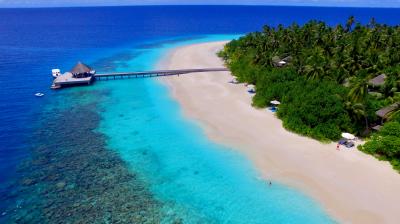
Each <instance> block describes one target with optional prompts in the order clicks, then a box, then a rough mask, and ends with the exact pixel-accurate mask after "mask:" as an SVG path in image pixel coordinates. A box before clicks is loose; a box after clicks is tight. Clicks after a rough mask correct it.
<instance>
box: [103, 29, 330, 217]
mask: <svg viewBox="0 0 400 224" xmlns="http://www.w3.org/2000/svg"><path fill="white" fill-rule="evenodd" d="M232 37H233V36H232ZM232 37H229V36H211V37H209V38H203V39H199V40H195V41H186V42H180V43H178V44H166V45H164V46H163V47H161V48H160V47H159V48H151V49H147V50H146V51H144V52H142V54H141V55H140V56H138V57H135V58H134V59H132V60H130V61H125V64H124V66H123V67H122V68H120V69H121V70H123V69H128V70H129V69H130V68H138V67H139V68H142V69H148V68H152V67H154V65H155V63H154V62H153V61H154V60H148V59H149V58H153V59H154V58H159V57H160V56H161V55H162V54H163V53H165V52H167V50H168V49H169V48H171V47H176V46H180V45H184V44H190V43H193V42H203V41H210V40H226V39H227V38H232ZM192 75H195V74H192ZM95 88H96V89H106V90H107V91H109V95H108V96H107V99H105V100H104V101H103V102H102V104H101V105H102V107H103V108H104V110H103V111H102V113H101V116H102V118H103V119H102V121H101V123H100V128H99V131H100V132H101V133H103V134H104V135H105V136H107V145H108V146H109V147H110V148H111V149H114V150H115V151H117V152H118V153H119V154H120V155H121V158H122V159H123V160H124V161H125V162H126V163H127V164H128V165H129V166H130V167H131V169H132V170H135V171H137V172H138V173H140V174H141V175H142V177H143V179H145V180H146V181H147V182H148V183H149V186H150V189H151V191H152V192H153V193H154V194H155V197H156V198H157V199H158V200H159V201H161V202H163V211H164V212H165V214H168V215H166V217H165V219H164V221H165V222H167V223H169V222H171V220H174V219H176V218H177V217H179V219H181V220H182V221H183V222H184V223H204V222H208V223H246V222H248V223H330V222H333V220H332V219H331V218H329V217H328V216H327V215H326V214H325V213H324V211H323V210H321V208H320V207H319V205H318V204H317V203H315V202H313V201H312V200H311V199H310V198H309V197H307V196H305V195H303V194H301V193H300V192H298V191H296V190H294V189H290V188H288V187H286V186H283V185H280V184H278V183H274V184H273V185H272V186H269V185H268V183H267V182H266V181H264V180H261V179H260V178H258V174H257V172H256V171H255V170H254V169H253V167H252V165H251V164H250V163H249V162H248V161H247V160H246V158H244V157H243V156H242V155H240V154H239V153H237V152H235V151H233V150H231V149H227V148H224V147H222V146H219V145H217V144H214V143H212V142H210V141H209V140H208V139H207V138H206V137H205V135H204V133H203V132H202V130H200V129H199V127H198V126H196V125H195V124H194V123H192V122H191V121H188V120H186V119H185V118H183V116H182V114H181V111H180V107H179V105H178V104H177V103H176V102H175V101H173V100H172V99H171V98H170V97H169V93H168V92H167V88H166V87H164V86H162V85H161V84H160V83H159V82H158V81H157V80H156V79H136V80H118V81H113V82H98V83H96V87H95Z"/></svg>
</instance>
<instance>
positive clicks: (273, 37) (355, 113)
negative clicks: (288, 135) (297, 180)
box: [219, 17, 400, 156]
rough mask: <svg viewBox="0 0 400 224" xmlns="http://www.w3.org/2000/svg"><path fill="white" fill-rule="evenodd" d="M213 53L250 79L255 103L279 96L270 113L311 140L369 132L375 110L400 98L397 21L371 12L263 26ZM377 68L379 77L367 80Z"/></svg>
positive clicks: (263, 103)
mask: <svg viewBox="0 0 400 224" xmlns="http://www.w3.org/2000/svg"><path fill="white" fill-rule="evenodd" d="M219 55H220V57H222V58H223V59H224V60H225V62H226V64H227V66H228V67H229V68H230V69H231V71H232V72H233V74H234V75H235V76H237V79H238V80H239V81H241V82H246V83H252V84H255V85H256V95H255V96H254V98H253V105H254V106H256V107H260V108H262V107H266V106H268V105H269V102H270V101H271V100H279V101H281V103H282V104H281V105H280V107H279V110H278V112H277V115H278V117H279V118H280V119H282V120H283V124H284V126H285V127H286V128H287V129H289V130H291V131H294V132H296V133H299V134H302V135H306V136H310V137H313V138H316V139H318V140H322V141H328V140H337V139H338V138H340V134H341V132H351V133H355V134H358V135H368V134H369V133H370V130H371V129H370V127H372V126H373V125H376V124H380V122H381V120H380V118H378V117H377V116H376V114H375V112H376V111H377V110H379V109H381V108H382V107H384V106H387V105H390V104H392V103H394V102H398V101H400V64H399V63H400V27H399V26H395V27H392V26H387V25H381V24H378V23H376V22H375V20H374V19H372V20H371V22H370V23H369V24H367V25H362V24H360V23H357V22H355V20H354V17H350V18H349V19H348V21H347V22H346V24H345V25H337V26H335V27H331V26H328V25H326V24H325V23H324V22H317V21H310V22H308V23H306V24H304V25H303V26H299V25H297V24H293V25H291V26H288V27H284V26H282V25H280V26H278V27H270V26H264V27H263V30H262V31H261V32H254V33H250V34H248V35H246V36H244V37H242V38H240V39H238V40H233V41H231V42H230V43H228V44H227V45H226V46H225V48H224V50H223V51H221V52H220V54H219ZM281 61H285V62H286V64H284V65H283V64H280V63H279V62H281ZM380 74H385V75H386V79H385V80H384V84H382V85H379V86H375V85H374V86H372V85H370V84H369V81H370V80H371V79H372V78H374V77H376V76H378V75H380ZM393 114H396V111H394V112H393ZM392 117H393V116H388V117H387V118H385V119H387V120H391V118H392ZM393 122H397V121H393ZM383 150H384V149H383ZM380 153H381V154H385V153H384V152H380ZM388 156H389V155H388ZM391 156H394V154H393V155H392V154H391Z"/></svg>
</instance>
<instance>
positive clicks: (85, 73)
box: [71, 62, 95, 78]
mask: <svg viewBox="0 0 400 224" xmlns="http://www.w3.org/2000/svg"><path fill="white" fill-rule="evenodd" d="M71 73H72V76H73V77H74V78H87V77H90V76H92V75H94V73H95V71H94V70H92V68H90V67H89V66H88V65H86V64H83V63H82V62H78V63H77V64H76V65H75V66H74V67H73V68H72V69H71Z"/></svg>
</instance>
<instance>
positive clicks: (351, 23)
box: [346, 16, 355, 32]
mask: <svg viewBox="0 0 400 224" xmlns="http://www.w3.org/2000/svg"><path fill="white" fill-rule="evenodd" d="M354 22H355V18H354V16H350V17H349V19H347V22H346V32H349V31H351V27H352V26H353V24H354Z"/></svg>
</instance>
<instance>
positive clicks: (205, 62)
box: [160, 42, 400, 223]
mask: <svg viewBox="0 0 400 224" xmlns="http://www.w3.org/2000/svg"><path fill="white" fill-rule="evenodd" d="M223 44H224V42H212V43H205V44H196V45H190V46H186V47H181V48H178V49H175V50H174V51H171V52H170V53H169V54H168V55H167V56H166V57H165V59H164V60H162V62H161V63H160V68H163V69H184V68H207V67H220V66H222V61H221V60H220V59H219V58H218V57H217V56H216V55H215V54H216V52H217V51H218V50H219V49H221V48H222V46H223ZM231 79H232V76H231V75H230V73H228V72H214V73H212V72H210V73H203V74H200V73H199V74H189V75H181V76H179V77H177V76H176V77H164V78H162V79H161V80H162V82H163V83H165V84H166V85H167V86H168V87H169V89H170V90H171V94H172V96H173V97H174V98H175V99H176V100H177V101H178V102H179V103H180V104H181V106H182V109H183V112H184V114H185V116H188V117H189V118H191V119H194V120H196V121H198V123H199V125H201V126H202V127H203V128H204V130H205V132H206V134H207V136H208V137H209V138H210V139H212V140H213V141H216V142H218V143H221V144H224V145H227V146H229V147H231V148H234V149H237V150H240V151H241V152H242V153H244V154H245V155H246V156H247V157H248V158H249V159H251V160H252V161H253V163H254V165H255V167H256V168H258V170H259V171H260V173H261V174H262V175H263V176H264V177H265V178H268V179H273V180H277V181H280V182H282V183H284V184H288V185H290V186H293V187H296V188H298V189H301V190H302V191H303V192H306V193H307V194H309V195H311V196H312V197H313V198H315V199H316V200H317V201H319V202H320V203H321V204H322V205H323V206H324V208H325V209H326V210H327V212H329V213H330V214H331V215H333V216H334V217H336V218H337V219H338V220H339V221H340V222H342V223H400V174H398V173H396V172H395V171H394V170H393V169H392V168H391V166H390V165H389V164H388V163H387V162H381V161H378V160H376V159H375V158H373V157H371V156H369V155H366V154H364V153H361V152H359V151H358V150H354V149H353V150H347V149H342V150H341V151H337V150H335V148H336V144H335V143H332V144H321V143H319V142H317V141H315V140H312V139H309V138H305V137H301V136H298V135H296V134H293V133H290V132H288V131H286V130H285V129H284V128H283V127H282V124H281V121H280V120H279V119H277V118H276V117H275V116H274V114H273V113H272V112H269V111H266V110H258V109H254V108H253V107H251V96H250V95H249V94H248V93H247V92H246V87H244V86H243V85H242V84H238V85H235V84H229V83H228V81H230V80H231Z"/></svg>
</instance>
